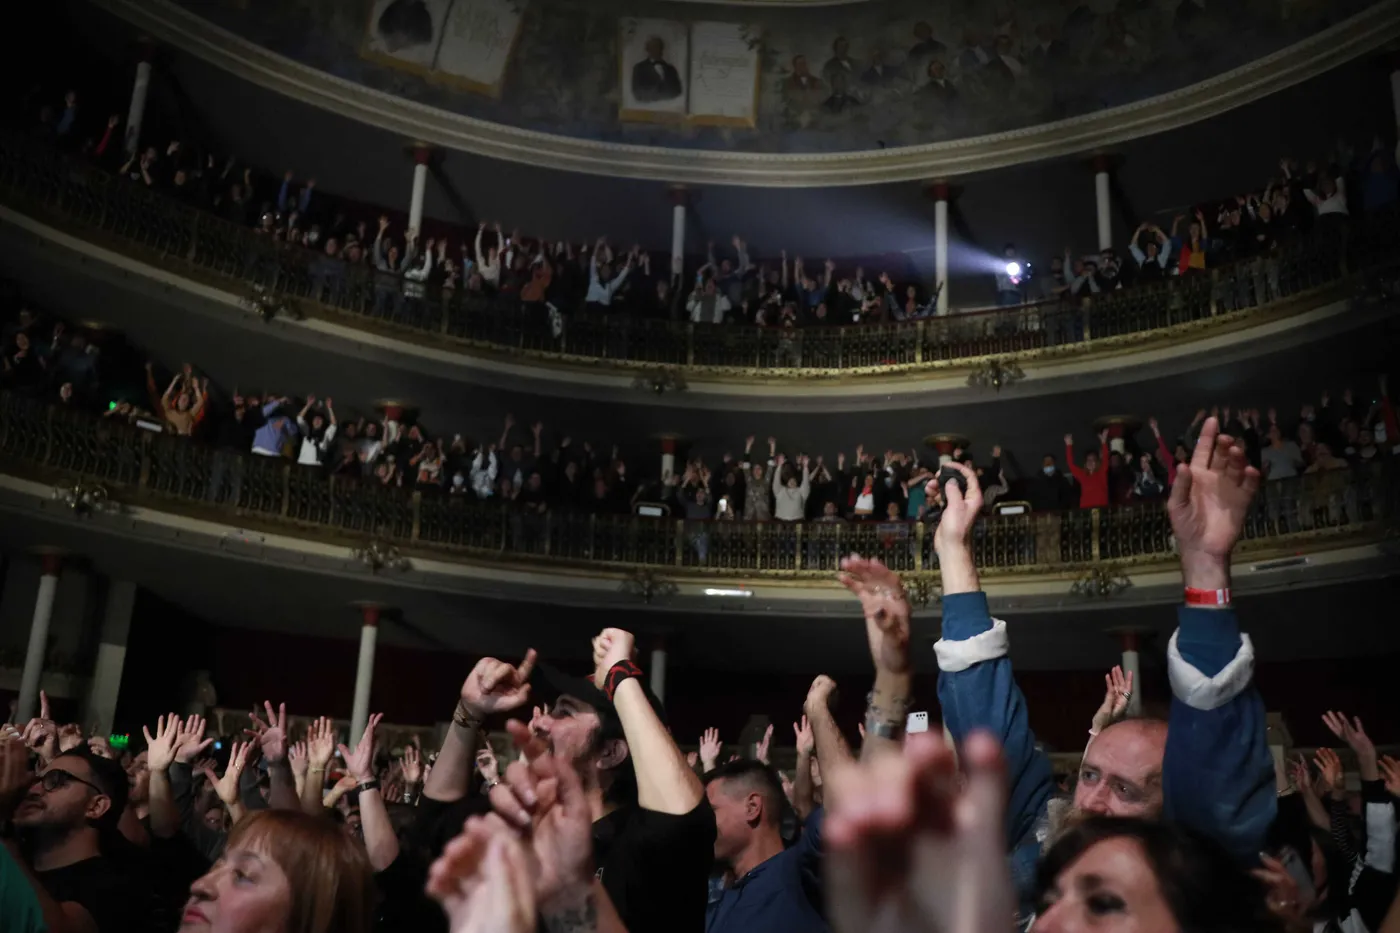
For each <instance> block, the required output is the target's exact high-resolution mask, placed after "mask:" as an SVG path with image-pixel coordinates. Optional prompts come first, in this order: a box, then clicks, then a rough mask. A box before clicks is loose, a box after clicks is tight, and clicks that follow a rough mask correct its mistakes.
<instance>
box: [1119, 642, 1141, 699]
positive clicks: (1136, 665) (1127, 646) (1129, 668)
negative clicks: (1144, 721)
mask: <svg viewBox="0 0 1400 933" xmlns="http://www.w3.org/2000/svg"><path fill="white" fill-rule="evenodd" d="M1122 637H1123V674H1124V675H1125V676H1127V675H1131V676H1132V678H1133V695H1132V696H1131V697H1129V698H1128V715H1129V716H1141V715H1142V659H1141V657H1140V656H1139V655H1138V636H1137V632H1123V633H1122Z"/></svg>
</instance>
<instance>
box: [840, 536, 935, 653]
mask: <svg viewBox="0 0 1400 933" xmlns="http://www.w3.org/2000/svg"><path fill="white" fill-rule="evenodd" d="M945 521H946V517H945ZM841 571H842V572H841V575H840V580H841V583H842V585H844V586H845V587H846V589H848V590H850V591H851V592H852V593H854V594H855V596H856V597H857V598H858V599H859V600H860V607H861V611H862V612H863V613H864V614H865V634H866V638H867V639H868V640H869V642H870V657H871V659H872V660H874V662H875V666H876V668H877V669H881V670H885V671H889V672H890V673H894V674H902V673H905V672H907V671H908V670H909V600H908V599H907V598H906V597H905V595H904V584H902V583H901V582H900V580H899V574H897V573H895V572H894V571H893V570H890V569H889V568H888V567H886V566H885V565H884V564H882V563H881V562H880V561H878V560H873V559H872V560H867V559H866V558H864V557H860V556H859V555H857V554H852V555H851V556H850V557H846V558H843V559H842V560H841Z"/></svg>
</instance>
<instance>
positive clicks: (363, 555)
mask: <svg viewBox="0 0 1400 933" xmlns="http://www.w3.org/2000/svg"><path fill="white" fill-rule="evenodd" d="M350 556H351V557H353V558H355V559H356V560H358V561H359V562H360V563H362V564H364V565H365V566H366V567H368V568H369V572H370V573H378V572H379V571H381V570H397V571H399V572H400V573H402V572H403V571H405V570H412V569H413V564H411V563H410V562H409V560H408V558H407V557H404V556H403V555H401V554H400V553H399V549H398V548H396V547H394V546H393V545H392V544H385V543H384V542H383V541H380V540H379V539H378V538H375V539H374V540H373V541H371V542H369V543H368V544H366V545H365V546H364V547H358V548H354V549H353V550H351V551H350Z"/></svg>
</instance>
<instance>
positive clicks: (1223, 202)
mask: <svg viewBox="0 0 1400 933" xmlns="http://www.w3.org/2000/svg"><path fill="white" fill-rule="evenodd" d="M36 110H37V114H38V120H37V125H35V124H34V123H33V122H32V121H33V116H32V115H31V116H30V118H29V119H30V120H31V125H33V126H35V129H36V132H37V133H39V134H40V135H41V136H43V137H45V138H49V139H53V140H56V141H57V142H59V143H60V144H62V145H64V146H65V147H66V148H68V149H70V150H72V151H74V152H77V153H79V154H81V155H82V156H84V157H86V158H90V159H93V160H96V161H97V162H98V163H99V164H101V165H104V166H106V167H107V168H109V169H111V170H113V171H115V172H117V173H119V174H121V175H123V176H125V177H126V178H128V179H130V181H131V182H132V184H135V185H140V186H143V187H146V188H150V189H153V190H158V191H161V192H162V193H164V194H166V195H168V196H170V197H172V198H174V199H176V200H179V201H182V202H185V203H188V204H191V205H194V206H197V207H200V208H203V209H207V210H209V211H212V212H215V213H217V214H219V215H220V216H222V217H224V218H225V219H227V220H229V221H231V222H232V223H235V224H238V225H240V226H243V227H248V228H250V229H252V230H255V231H257V233H259V234H261V235H264V236H266V237H268V238H269V239H271V240H274V241H277V242H281V243H286V244H289V245H290V246H299V247H302V248H305V249H307V250H309V251H312V253H313V254H314V255H312V256H308V258H307V263H308V265H309V267H310V270H311V272H310V279H311V293H312V297H315V298H324V299H329V300H331V301H333V302H334V301H339V300H340V298H341V297H342V296H343V295H344V293H345V290H346V288H347V287H348V286H347V283H348V279H349V277H350V275H351V270H353V269H356V268H358V269H362V270H363V272H364V274H365V275H366V276H368V277H369V278H370V279H372V281H373V301H372V307H373V310H374V312H375V313H376V314H379V315H382V316H392V317H394V318H396V319H399V320H408V321H413V320H414V319H416V318H418V317H420V316H422V315H424V314H426V313H427V312H429V310H430V306H429V305H428V304H426V303H425V302H424V301H423V299H424V297H425V296H426V295H428V294H433V295H438V294H445V295H446V296H448V297H449V298H450V297H451V296H454V295H459V294H460V295H477V294H480V295H498V296H503V297H504V298H506V299H508V300H509V301H511V302H519V303H520V305H521V308H522V312H523V313H524V314H525V315H526V316H527V317H528V316H531V315H538V316H540V317H541V318H545V317H547V318H548V320H549V321H550V322H551V324H552V326H553V327H554V329H555V333H556V334H558V333H560V332H561V330H562V326H563V320H564V319H565V318H566V317H567V316H568V315H570V314H574V313H616V314H622V315H625V316H627V317H631V318H640V319H648V318H650V319H665V318H678V317H682V316H684V317H685V318H687V319H689V320H690V321H692V322H696V323H701V322H703V323H721V322H726V321H729V322H743V323H748V324H755V325H759V326H763V327H770V328H779V329H786V328H793V327H802V326H821V325H835V324H857V323H884V322H891V321H904V320H913V319H919V318H924V317H928V316H930V315H932V314H934V313H935V309H936V306H937V293H938V290H939V288H941V287H942V286H940V285H938V284H937V283H935V284H934V285H933V286H932V287H928V286H926V285H925V284H923V283H918V282H896V281H895V279H894V278H893V277H892V276H891V274H890V272H889V271H887V270H867V269H865V268H863V267H861V266H855V267H846V268H843V267H841V266H839V265H838V264H837V263H836V262H834V261H833V260H831V259H825V260H816V259H812V258H810V257H809V258H807V259H804V258H803V257H802V256H796V255H794V256H792V257H791V259H789V256H788V253H787V252H786V251H784V250H777V251H776V253H777V255H776V256H775V255H772V254H771V253H770V255H769V256H768V257H767V258H763V257H760V256H757V255H756V251H755V250H754V249H753V248H752V247H751V246H750V244H748V243H747V242H745V241H744V240H743V239H742V238H741V237H739V236H734V237H733V238H732V240H731V242H730V244H729V247H730V248H727V249H723V250H720V249H717V247H716V244H715V243H714V242H710V243H709V244H708V247H707V259H706V261H705V262H704V263H703V264H702V265H701V266H700V267H699V268H697V269H694V270H680V271H676V270H672V269H671V267H670V262H669V261H667V260H658V261H656V262H653V260H652V257H651V255H650V253H649V252H647V251H646V250H645V249H643V248H642V247H641V246H640V245H639V244H633V245H631V246H626V245H623V244H614V243H612V242H610V241H609V240H608V239H607V238H606V237H602V238H599V239H597V240H596V241H594V242H592V243H581V244H577V243H571V242H566V241H555V240H551V239H546V238H543V237H538V236H531V235H528V234H522V233H521V231H520V230H518V229H517V230H513V231H512V232H510V233H506V232H505V228H504V227H503V226H502V224H500V223H491V224H488V223H484V222H483V223H480V224H479V225H478V226H477V227H476V229H475V230H462V229H461V228H460V227H454V226H452V225H448V224H442V223H438V222H429V227H430V229H429V230H424V231H420V230H414V229H406V228H404V227H403V226H402V225H401V224H396V223H394V222H393V221H392V220H391V218H390V216H389V215H388V214H384V213H382V212H381V211H379V210H378V209H374V208H369V207H366V206H364V205H359V204H355V203H353V202H348V201H345V200H343V199H339V198H334V197H329V196H326V195H324V194H322V193H321V192H320V191H319V190H318V189H317V187H316V179H315V177H314V174H309V173H308V174H305V175H302V176H298V175H297V174H296V173H295V172H293V171H291V170H287V171H286V172H284V173H282V174H280V175H271V174H268V173H266V172H264V171H262V170H261V169H260V168H257V167H252V166H248V165H246V164H244V163H242V162H241V161H240V160H239V159H237V158H235V157H225V156H223V155H222V154H217V153H215V152H214V151H213V150H212V149H210V148H209V147H207V146H204V145H202V144H200V143H198V142H195V141H190V140H183V139H173V140H170V141H168V142H165V141H162V142H161V143H160V144H151V143H143V146H142V147H139V148H137V149H135V150H133V152H132V153H131V154H130V155H127V154H125V153H124V151H123V149H122V146H121V138H120V137H121V123H122V118H121V117H120V116H119V115H113V116H110V117H105V120H103V121H99V120H98V115H97V114H93V113H90V112H89V110H88V108H87V107H86V106H85V105H84V104H83V98H82V95H81V94H80V93H79V92H77V91H73V90H68V91H67V93H66V94H65V95H64V97H63V99H62V103H61V104H57V103H51V102H48V101H44V102H43V103H41V104H39V105H38V106H37V108H36ZM1398 177H1400V174H1398V173H1397V167H1396V160H1395V153H1394V152H1393V151H1391V150H1390V149H1389V148H1387V147H1386V146H1385V145H1384V144H1383V143H1382V142H1381V140H1380V138H1379V137H1377V138H1375V139H1374V140H1373V141H1370V142H1368V144H1367V145H1366V146H1365V147H1364V148H1361V149H1357V148H1353V147H1352V146H1351V145H1350V144H1348V143H1347V142H1345V141H1343V142H1341V143H1340V144H1339V145H1338V146H1337V147H1336V148H1334V150H1333V151H1331V152H1330V153H1328V154H1327V155H1326V156H1325V157H1322V158H1318V159H1315V160H1309V161H1306V162H1302V163H1300V162H1299V161H1297V160H1295V159H1292V158H1284V159H1281V160H1280V161H1279V163H1278V172H1277V173H1275V174H1274V175H1273V176H1272V177H1268V178H1264V179H1261V184H1260V185H1259V186H1258V187H1256V188H1254V189H1251V190H1249V191H1245V192H1241V193H1238V194H1234V195H1231V196H1228V197H1225V198H1221V199H1218V200H1217V199H1212V200H1206V201H1202V202H1200V203H1198V204H1197V205H1195V206H1193V207H1191V208H1189V209H1188V210H1186V211H1184V212H1181V213H1178V214H1176V215H1175V216H1174V217H1173V218H1172V220H1171V222H1170V224H1169V229H1163V226H1162V225H1159V224H1158V223H1156V222H1154V221H1152V220H1144V221H1143V222H1142V223H1141V224H1140V225H1139V226H1138V227H1137V228H1136V229H1135V230H1134V232H1133V234H1132V236H1131V237H1130V239H1129V241H1128V243H1126V244H1125V248H1124V249H1121V250H1115V249H1106V250H1102V251H1095V252H1092V253H1083V252H1080V251H1076V250H1074V249H1073V248H1072V247H1066V248H1065V250H1064V252H1063V255H1057V256H1054V257H1051V258H1050V260H1049V262H1048V271H1047V272H1046V274H1044V275H1043V276H1042V275H1037V276H1035V277H1034V278H1032V277H1031V271H1030V270H1031V268H1032V267H1031V265H1030V264H1029V263H1025V264H1023V262H1022V260H1021V257H1019V256H1018V255H1017V253H1016V252H1015V247H1014V246H1012V245H1010V244H1008V246H1007V248H1006V259H1007V260H1008V263H1007V268H1006V270H1005V271H1003V272H999V273H998V274H997V276H996V281H995V290H996V296H997V302H998V303H999V304H1002V305H1019V304H1023V303H1027V302H1036V301H1045V300H1050V301H1055V300H1064V299H1072V298H1084V297H1088V296H1092V295H1096V294H1102V293H1106V292H1112V291H1116V290H1119V289H1123V288H1128V287H1132V286H1134V285H1137V284H1142V283H1153V282H1160V281H1162V280H1164V279H1170V278H1176V277H1191V276H1196V275H1202V274H1205V273H1207V272H1209V271H1210V270H1212V269H1214V268H1216V267H1220V266H1224V265H1227V264H1230V263H1235V262H1243V263H1245V265H1244V266H1241V267H1240V271H1239V274H1237V275H1234V276H1232V277H1231V279H1230V281H1227V282H1225V283H1223V284H1220V285H1218V286H1217V289H1218V291H1219V294H1218V296H1217V298H1218V300H1219V302H1220V305H1221V306H1222V307H1224V308H1225V309H1227V310H1228V309H1232V308H1236V307H1245V306H1250V305H1253V304H1261V303H1264V302H1266V301H1270V300H1274V299H1276V298H1278V297H1281V296H1282V295H1284V294H1287V293H1289V292H1291V291H1294V290H1296V288H1297V287H1298V286H1295V285H1294V284H1293V283H1291V282H1290V281H1289V280H1288V278H1287V277H1286V276H1285V277H1284V278H1282V279H1281V278H1280V265H1279V258H1280V253H1281V250H1283V249H1284V248H1285V247H1286V246H1288V245H1289V244H1291V243H1293V242H1295V241H1297V240H1298V239H1299V238H1301V237H1304V236H1308V237H1312V239H1310V240H1309V242H1311V243H1315V244H1318V245H1321V246H1324V247H1326V248H1328V249H1335V248H1338V247H1344V245H1345V242H1346V233H1347V230H1348V226H1349V223H1350V220H1351V218H1353V217H1357V216H1361V215H1373V214H1378V213H1382V212H1389V211H1393V210H1394V208H1395V205H1396V203H1397V178H1398ZM896 274H898V275H903V274H904V273H903V270H896Z"/></svg>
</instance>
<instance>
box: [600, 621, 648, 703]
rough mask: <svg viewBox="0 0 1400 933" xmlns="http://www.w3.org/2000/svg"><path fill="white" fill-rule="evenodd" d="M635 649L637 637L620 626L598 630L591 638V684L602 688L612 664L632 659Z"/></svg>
mask: <svg viewBox="0 0 1400 933" xmlns="http://www.w3.org/2000/svg"><path fill="white" fill-rule="evenodd" d="M636 651H637V639H636V637H635V636H634V635H633V634H632V633H631V632H628V631H626V630H624V629H620V628H605V629H603V630H602V631H601V632H599V633H598V635H597V636H596V637H595V638H594V639H593V685H594V686H595V687H597V688H598V689H599V690H602V689H603V685H604V684H605V683H607V680H608V671H610V670H612V667H613V665H614V664H618V663H621V662H623V661H631V660H633V659H634V656H635V654H636Z"/></svg>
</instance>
